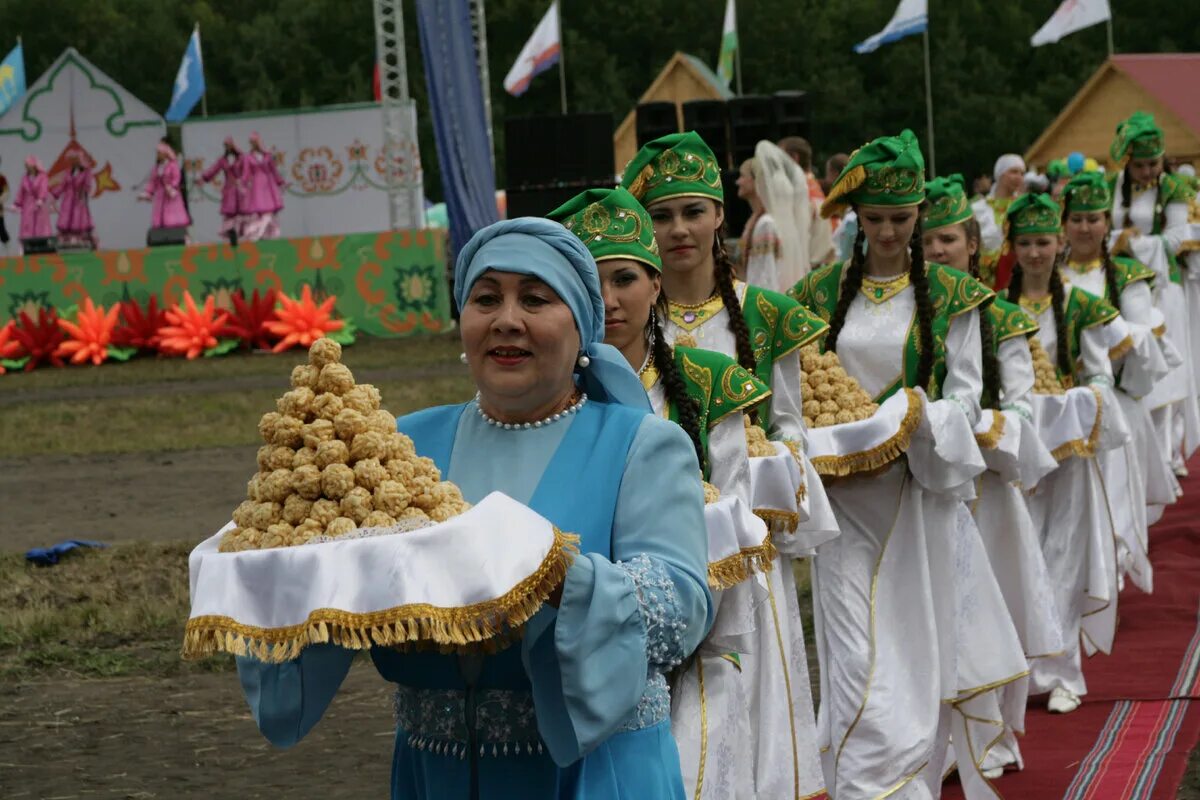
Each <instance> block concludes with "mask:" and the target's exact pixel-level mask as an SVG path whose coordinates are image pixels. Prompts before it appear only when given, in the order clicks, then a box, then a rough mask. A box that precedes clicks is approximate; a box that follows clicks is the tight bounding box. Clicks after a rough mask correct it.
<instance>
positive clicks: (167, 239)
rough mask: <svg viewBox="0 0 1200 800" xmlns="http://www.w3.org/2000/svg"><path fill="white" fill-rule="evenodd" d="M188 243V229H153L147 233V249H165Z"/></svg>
mask: <svg viewBox="0 0 1200 800" xmlns="http://www.w3.org/2000/svg"><path fill="white" fill-rule="evenodd" d="M186 243H187V227H186V226H183V227H178V228H151V229H150V230H149V231H148V232H147V233H146V246H147V247H164V246H167V245H173V244H186Z"/></svg>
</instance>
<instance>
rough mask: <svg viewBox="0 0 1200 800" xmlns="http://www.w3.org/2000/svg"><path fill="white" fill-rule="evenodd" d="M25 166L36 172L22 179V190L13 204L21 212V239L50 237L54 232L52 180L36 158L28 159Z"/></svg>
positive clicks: (19, 190) (27, 174) (18, 192)
mask: <svg viewBox="0 0 1200 800" xmlns="http://www.w3.org/2000/svg"><path fill="white" fill-rule="evenodd" d="M25 166H26V167H33V168H34V169H35V172H34V174H33V175H30V174H29V173H28V172H26V173H25V177H23V178H21V188H20V189H18V190H17V199H16V200H15V201H14V202H13V207H14V208H16V209H17V210H18V211H20V212H21V238H22V239H36V238H38V237H41V236H49V235H50V234H51V233H52V232H53V231H52V230H51V228H50V179H49V177H47V175H46V168H45V167H43V166H42V162H41V161H39V160H38V159H37V157H36V156H29V157H28V158H26V159H25Z"/></svg>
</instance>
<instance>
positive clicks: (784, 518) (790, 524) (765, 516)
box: [754, 508, 800, 533]
mask: <svg viewBox="0 0 1200 800" xmlns="http://www.w3.org/2000/svg"><path fill="white" fill-rule="evenodd" d="M754 516H756V517H758V518H759V519H761V520H762V521H763V522H765V523H767V527H768V528H770V529H771V531H772V532H774V531H782V532H784V533H795V532H796V526H797V525H799V524H800V515H799V514H797V513H796V512H795V511H781V510H780V509H778V508H756V509H754Z"/></svg>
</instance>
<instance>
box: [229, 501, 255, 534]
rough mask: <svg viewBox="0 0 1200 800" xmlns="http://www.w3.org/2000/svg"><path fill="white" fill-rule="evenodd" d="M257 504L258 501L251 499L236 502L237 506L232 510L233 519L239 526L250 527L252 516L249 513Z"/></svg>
mask: <svg viewBox="0 0 1200 800" xmlns="http://www.w3.org/2000/svg"><path fill="white" fill-rule="evenodd" d="M257 506H258V503H256V502H254V501H253V500H243V501H242V502H241V503H239V504H238V507H237V508H235V509H234V510H233V521H234V524H236V525H237V526H238V527H240V528H250V527H253V526H252V525H251V521H252V520H253V517H251V514H252V513H253V512H254V509H255V508H256V507H257Z"/></svg>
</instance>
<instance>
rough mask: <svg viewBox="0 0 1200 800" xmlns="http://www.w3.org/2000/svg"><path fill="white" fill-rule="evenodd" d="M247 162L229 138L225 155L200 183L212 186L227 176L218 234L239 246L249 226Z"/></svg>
mask: <svg viewBox="0 0 1200 800" xmlns="http://www.w3.org/2000/svg"><path fill="white" fill-rule="evenodd" d="M246 171H247V161H246V157H245V156H244V155H243V154H242V151H241V150H239V149H238V146H237V143H236V142H234V140H233V137H232V136H226V137H225V152H224V153H223V154H222V155H221V157H220V158H219V159H217V160H216V161H214V162H213V163H212V165H211V166H209V168H208V169H206V170H204V173H203V174H202V175H201V176H200V180H199V182H200V183H212V182H213V179H214V178H216V176H217V174H218V173H223V177H222V183H221V229H220V230H219V231H217V235H218V236H220V237H221V238H225V239H229V243H230V244H231V245H233V246H234V247H236V246H237V243H238V236H240V235H241V232H242V227H243V226H244V225H245V219H246V217H245V211H246V202H247V194H248V188H249V187H248V186H247V177H246Z"/></svg>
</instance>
